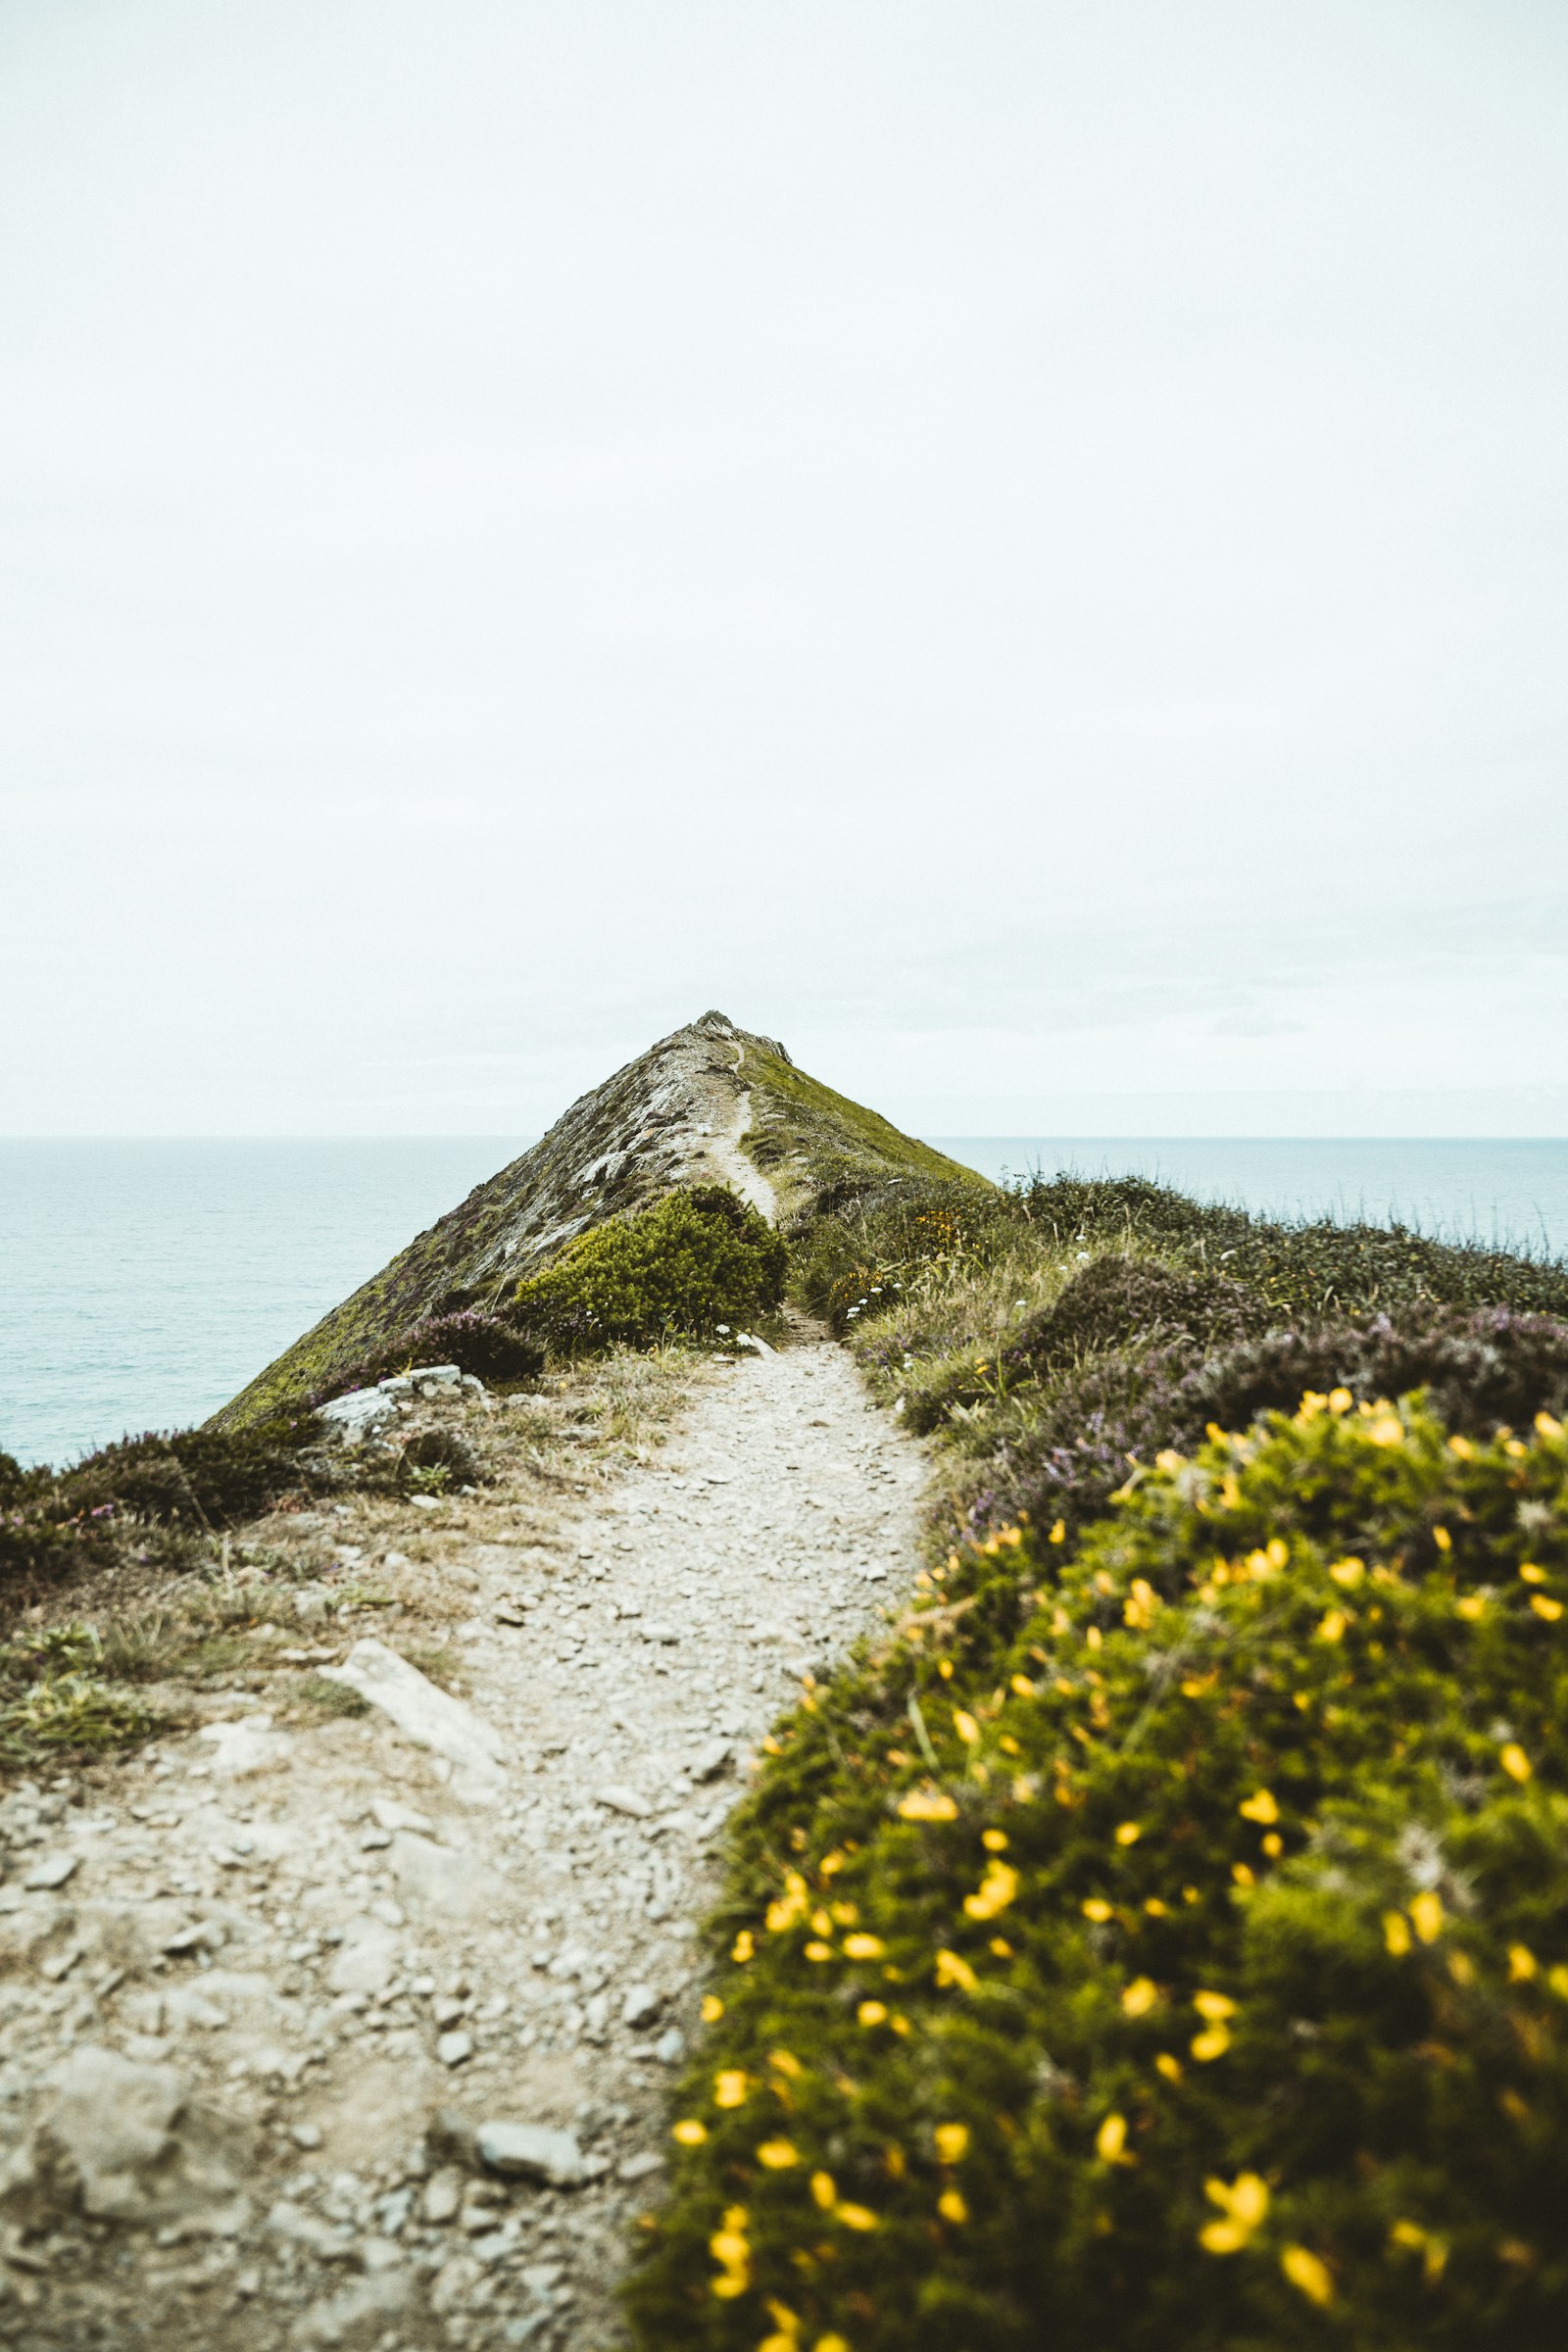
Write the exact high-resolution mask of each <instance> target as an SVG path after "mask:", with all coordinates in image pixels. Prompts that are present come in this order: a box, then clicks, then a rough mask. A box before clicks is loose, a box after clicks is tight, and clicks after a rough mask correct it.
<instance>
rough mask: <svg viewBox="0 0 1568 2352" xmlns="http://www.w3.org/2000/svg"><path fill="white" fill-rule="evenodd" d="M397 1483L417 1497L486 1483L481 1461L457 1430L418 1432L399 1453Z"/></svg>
mask: <svg viewBox="0 0 1568 2352" xmlns="http://www.w3.org/2000/svg"><path fill="white" fill-rule="evenodd" d="M397 1483H398V1485H399V1486H400V1487H403V1488H405V1489H408V1490H410V1491H411V1492H413V1493H414V1494H416V1495H444V1494H446V1493H447V1492H448V1490H449V1489H451V1488H453V1487H477V1486H480V1485H482V1484H483V1483H484V1472H483V1470H482V1468H481V1467H480V1463H479V1457H478V1455H477V1454H476V1453H475V1452H474V1450H473V1448H472V1446H469V1445H468V1444H467V1442H466V1440H465V1439H464V1438H462V1437H460V1436H459V1435H458V1432H457V1431H456V1430H455V1429H421V1430H417V1431H416V1432H415V1434H414V1436H413V1437H412V1438H410V1439H409V1440H408V1442H407V1444H406V1445H404V1446H401V1447H400V1448H399V1451H398V1460H397Z"/></svg>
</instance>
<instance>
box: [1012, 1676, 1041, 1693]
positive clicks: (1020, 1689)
mask: <svg viewBox="0 0 1568 2352" xmlns="http://www.w3.org/2000/svg"><path fill="white" fill-rule="evenodd" d="M1008 1688H1009V1689H1010V1690H1011V1691H1013V1692H1014V1693H1015V1694H1016V1696H1017V1697H1019V1698H1033V1696H1034V1694H1035V1687H1034V1685H1033V1683H1032V1682H1031V1681H1030V1680H1029V1677H1028V1676H1027V1675H1026V1674H1015V1675H1014V1676H1013V1678H1012V1681H1011V1683H1010V1684H1009V1686H1008Z"/></svg>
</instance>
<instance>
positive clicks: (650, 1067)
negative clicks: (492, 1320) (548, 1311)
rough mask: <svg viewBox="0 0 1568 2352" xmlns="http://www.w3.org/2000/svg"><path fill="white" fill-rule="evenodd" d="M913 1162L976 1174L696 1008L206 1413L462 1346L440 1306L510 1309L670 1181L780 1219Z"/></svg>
mask: <svg viewBox="0 0 1568 2352" xmlns="http://www.w3.org/2000/svg"><path fill="white" fill-rule="evenodd" d="M743 1155H744V1156H743ZM911 1177H925V1178H928V1179H929V1178H946V1179H951V1180H953V1181H955V1182H958V1183H961V1184H964V1185H967V1186H970V1187H974V1188H978V1187H980V1186H982V1185H983V1182H984V1180H983V1179H982V1178H980V1177H978V1176H975V1175H973V1174H972V1173H971V1172H970V1171H969V1170H968V1169H965V1168H961V1167H959V1166H958V1164H957V1163H956V1161H955V1160H951V1159H948V1158H947V1157H946V1156H945V1155H944V1154H943V1153H942V1152H933V1151H932V1150H931V1148H930V1146H929V1145H927V1144H922V1143H918V1142H916V1141H915V1139H914V1138H913V1137H912V1136H907V1135H902V1134H901V1133H900V1132H899V1130H898V1129H897V1128H896V1127H893V1126H890V1125H889V1123H888V1121H887V1120H886V1119H883V1118H879V1117H878V1116H877V1114H876V1112H875V1111H870V1110H866V1109H864V1108H863V1107H862V1106H861V1105H860V1104H859V1103H852V1102H850V1101H849V1099H848V1098H847V1097H846V1096H843V1095H836V1094H834V1092H833V1091H832V1089H831V1088H830V1087H826V1086H823V1085H821V1084H820V1083H819V1082H818V1081H817V1080H816V1079H814V1078H809V1077H808V1076H807V1075H806V1073H805V1071H804V1070H798V1069H797V1068H796V1067H795V1065H794V1063H793V1062H792V1061H791V1060H790V1057H789V1055H788V1054H787V1053H786V1051H785V1049H784V1048H783V1047H782V1046H781V1045H779V1044H778V1042H777V1041H776V1040H775V1039H772V1038H765V1037H758V1036H756V1035H754V1034H753V1033H752V1032H751V1031H749V1030H745V1029H737V1028H736V1027H735V1025H734V1023H733V1022H732V1021H730V1020H728V1019H727V1018H726V1016H725V1015H724V1014H723V1013H721V1012H710V1013H705V1014H704V1015H703V1017H702V1018H701V1020H698V1021H694V1022H692V1023H690V1024H689V1025H688V1026H687V1027H686V1028H684V1029H677V1030H676V1031H675V1032H674V1033H673V1035H672V1036H670V1037H666V1038H663V1039H662V1040H661V1041H660V1043H659V1044H658V1045H656V1046H653V1047H651V1048H650V1050H649V1051H648V1052H647V1053H646V1054H640V1055H639V1056H638V1057H637V1059H636V1060H635V1061H631V1062H628V1063H627V1064H626V1066H625V1068H624V1069H621V1070H617V1071H616V1072H615V1074H614V1076H613V1077H612V1078H609V1079H607V1080H606V1081H605V1083H604V1084H603V1085H602V1086H597V1087H594V1088H593V1089H592V1090H591V1091H590V1092H589V1093H588V1094H586V1095H584V1096H582V1097H581V1099H580V1100H579V1101H578V1102H576V1103H573V1104H572V1105H571V1107H570V1109H569V1110H567V1111H566V1112H565V1113H564V1116H563V1117H562V1118H561V1119H559V1120H558V1121H557V1123H556V1125H555V1126H554V1127H552V1128H551V1130H550V1132H549V1134H548V1135H546V1136H544V1137H542V1138H541V1140H540V1141H539V1142H538V1143H537V1144H535V1145H533V1146H532V1147H531V1149H530V1150H529V1151H527V1152H523V1153H522V1154H521V1156H520V1157H519V1158H517V1159H515V1160H514V1161H512V1163H511V1164H510V1166H508V1167H505V1168H503V1169H501V1170H500V1172H499V1173H498V1174H497V1175H495V1176H492V1177H490V1178H489V1179H488V1180H487V1181H486V1182H485V1183H484V1184H481V1185H476V1186H475V1188H474V1190H473V1191H472V1192H471V1193H470V1194H469V1195H468V1197H467V1199H466V1201H461V1202H460V1203H459V1205H458V1206H457V1207H456V1208H454V1209H451V1210H450V1211H449V1212H448V1214H447V1215H446V1216H444V1217H442V1218H441V1219H440V1220H439V1221H438V1222H437V1223H436V1224H434V1225H432V1226H431V1227H430V1228H429V1230H428V1231H427V1232H425V1233H421V1234H419V1235H417V1238H416V1239H415V1240H414V1241H412V1242H410V1243H409V1245H408V1247H407V1248H406V1249H404V1250H400V1251H399V1252H398V1254H397V1256H396V1257H394V1258H393V1259H392V1261H391V1263H390V1264H389V1265H386V1266H384V1267H383V1268H382V1270H381V1272H380V1273H379V1274H375V1275H372V1276H371V1278H370V1280H369V1281H368V1282H367V1283H363V1284H362V1285H361V1287H360V1288H359V1290H357V1291H356V1292H355V1293H354V1294H353V1296H352V1297H351V1298H348V1299H344V1301H343V1303H342V1304H341V1305H340V1306H336V1307H334V1308H333V1309H332V1311H331V1313H330V1314H327V1315H324V1316H323V1317H322V1318H321V1320H320V1322H319V1323H318V1324H317V1325H316V1326H315V1327H314V1328H313V1329H312V1330H310V1331H308V1332H307V1333H306V1334H305V1335H304V1337H303V1338H302V1339H299V1340H296V1341H295V1343H294V1345H293V1346H292V1347H291V1348H285V1350H284V1352H283V1353H282V1354H281V1355H280V1356H279V1357H278V1358H277V1359H276V1361H275V1362H273V1363H271V1364H269V1365H268V1366H267V1368H266V1370H265V1371H263V1372H261V1373H259V1374H258V1375H257V1377H256V1378H255V1380H253V1381H252V1382H251V1383H250V1384H249V1386H248V1387H246V1388H245V1389H243V1390H242V1391H241V1392H240V1394H239V1395H238V1396H237V1397H234V1398H233V1400H232V1401H231V1402H230V1403H228V1404H227V1405H225V1406H224V1407H223V1409H222V1411H221V1412H220V1413H218V1414H215V1416H214V1426H215V1427H217V1428H220V1429H231V1430H237V1429H243V1428H247V1427H250V1426H253V1425H255V1424H258V1423H262V1422H266V1421H267V1420H269V1419H270V1418H271V1417H272V1416H274V1415H275V1414H277V1413H279V1412H283V1411H293V1410H296V1409H297V1408H298V1407H299V1405H300V1404H301V1402H302V1401H303V1400H304V1399H306V1398H307V1397H311V1396H319V1395H321V1394H323V1393H326V1392H327V1391H329V1390H331V1389H333V1388H336V1387H342V1386H345V1385H347V1382H346V1378H345V1376H346V1375H348V1374H351V1373H358V1372H362V1371H364V1372H368V1373H369V1374H370V1376H372V1377H373V1376H374V1373H375V1371H376V1370H388V1369H391V1368H393V1367H394V1365H395V1364H396V1363H397V1361H398V1360H399V1349H400V1346H401V1344H402V1343H403V1342H404V1341H405V1340H406V1339H407V1340H409V1341H411V1342H414V1343H417V1344H419V1345H423V1344H425V1343H428V1341H429V1338H430V1333H429V1326H430V1325H431V1324H432V1323H434V1324H438V1325H442V1326H445V1327H446V1331H445V1341H446V1344H447V1346H448V1348H449V1350H450V1351H451V1352H453V1353H459V1352H461V1348H462V1339H463V1333H462V1330H461V1328H460V1329H458V1330H456V1331H454V1330H453V1329H452V1327H451V1325H452V1318H454V1317H462V1316H466V1315H471V1314H473V1313H475V1312H478V1313H481V1314H483V1315H486V1316H489V1317H494V1316H496V1315H497V1314H501V1315H506V1314H508V1313H509V1312H510V1310H511V1309H512V1308H513V1306H514V1305H515V1298H516V1292H517V1288H518V1285H519V1283H521V1282H523V1281H525V1280H527V1279H528V1278H529V1277H531V1276H534V1275H537V1274H538V1273H540V1272H541V1270H542V1269H544V1268H545V1267H548V1266H551V1265H553V1264H554V1263H555V1262H556V1261H557V1260H558V1259H560V1258H561V1257H562V1255H563V1254H564V1252H566V1251H567V1250H570V1249H571V1247H572V1246H573V1245H574V1244H578V1243H580V1242H581V1241H582V1240H583V1238H584V1237H585V1236H587V1235H589V1234H591V1233H593V1232H594V1231H595V1230H596V1229H597V1228H599V1227H601V1226H603V1225H605V1224H606V1223H608V1222H610V1221H612V1220H615V1221H622V1222H623V1221H624V1220H626V1219H627V1218H629V1217H634V1216H635V1215H636V1213H637V1212H638V1211H639V1210H644V1209H647V1208H649V1207H650V1206H651V1205H652V1204H654V1203H655V1202H657V1201H661V1200H662V1199H664V1198H666V1197H667V1196H668V1195H669V1194H670V1193H672V1192H673V1191H675V1190H678V1189H680V1188H691V1187H693V1186H696V1187H703V1186H714V1185H716V1186H720V1187H726V1188H728V1189H731V1190H735V1191H738V1192H743V1193H744V1192H747V1191H750V1192H751V1193H752V1195H753V1197H754V1199H757V1201H758V1204H759V1205H765V1206H766V1207H767V1208H768V1209H769V1210H770V1211H773V1212H775V1213H777V1214H778V1216H779V1218H780V1221H781V1222H784V1223H786V1224H787V1223H788V1222H789V1221H791V1220H792V1219H798V1218H799V1217H800V1216H801V1215H802V1214H804V1213H806V1211H807V1210H808V1209H809V1205H810V1203H811V1202H813V1201H815V1200H817V1199H818V1197H819V1196H821V1195H823V1194H824V1193H826V1192H831V1193H832V1194H833V1196H834V1197H835V1198H840V1199H847V1198H850V1197H852V1196H853V1195H854V1194H855V1192H856V1191H857V1189H862V1190H863V1189H864V1188H865V1187H866V1186H868V1185H871V1184H874V1183H883V1184H886V1183H887V1182H889V1181H890V1180H891V1181H895V1182H896V1181H899V1180H903V1179H907V1178H911ZM401 1360H402V1361H404V1362H407V1361H408V1360H409V1353H408V1350H407V1349H405V1350H404V1352H403V1354H402V1357H401ZM420 1360H423V1361H425V1362H429V1361H432V1360H438V1358H435V1357H432V1356H431V1355H430V1354H429V1353H428V1352H425V1353H423V1354H422V1356H421V1359H420ZM471 1368H472V1369H474V1370H475V1371H480V1372H488V1371H489V1370H490V1369H491V1367H490V1366H489V1365H487V1364H483V1363H479V1362H475V1363H474V1364H473V1366H472V1367H471Z"/></svg>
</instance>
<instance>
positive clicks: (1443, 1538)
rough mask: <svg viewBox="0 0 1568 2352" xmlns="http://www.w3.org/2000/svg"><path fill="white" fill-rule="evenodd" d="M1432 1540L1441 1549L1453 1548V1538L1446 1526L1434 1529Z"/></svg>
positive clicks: (1448, 1549)
mask: <svg viewBox="0 0 1568 2352" xmlns="http://www.w3.org/2000/svg"><path fill="white" fill-rule="evenodd" d="M1432 1541H1433V1543H1434V1544H1436V1545H1437V1547H1438V1549H1439V1550H1440V1551H1451V1550H1452V1549H1453V1538H1452V1537H1451V1536H1450V1535H1449V1533H1448V1531H1447V1529H1446V1527H1435V1528H1434V1529H1433V1530H1432Z"/></svg>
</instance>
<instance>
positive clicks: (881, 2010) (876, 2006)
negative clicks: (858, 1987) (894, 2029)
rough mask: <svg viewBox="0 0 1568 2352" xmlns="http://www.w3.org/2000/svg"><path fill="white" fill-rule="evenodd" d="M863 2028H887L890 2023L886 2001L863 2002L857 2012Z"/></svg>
mask: <svg viewBox="0 0 1568 2352" xmlns="http://www.w3.org/2000/svg"><path fill="white" fill-rule="evenodd" d="M855 2014H856V2016H857V2017H858V2019H859V2021H860V2023H861V2025H862V2026H885V2025H886V2024H887V2022H888V2005H887V2003H886V2001H862V2002H861V2003H860V2006H859V2007H858V2009H857V2011H856V2012H855Z"/></svg>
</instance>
